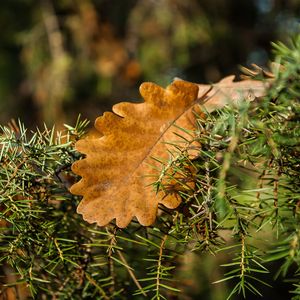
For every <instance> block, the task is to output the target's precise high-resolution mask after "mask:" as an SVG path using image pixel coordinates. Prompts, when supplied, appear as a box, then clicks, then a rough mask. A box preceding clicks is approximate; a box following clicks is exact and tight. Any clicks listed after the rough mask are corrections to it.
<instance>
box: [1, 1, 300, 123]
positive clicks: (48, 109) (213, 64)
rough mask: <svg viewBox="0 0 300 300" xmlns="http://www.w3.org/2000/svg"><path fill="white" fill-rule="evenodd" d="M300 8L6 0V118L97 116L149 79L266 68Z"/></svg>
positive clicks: (299, 4) (212, 76) (291, 4)
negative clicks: (254, 66) (274, 45)
mask: <svg viewBox="0 0 300 300" xmlns="http://www.w3.org/2000/svg"><path fill="white" fill-rule="evenodd" d="M299 16H300V1H299V0H186V1H182V0H1V2H0V26H1V30H0V123H1V124H4V123H7V122H8V121H9V120H10V119H11V118H15V119H17V118H21V120H23V121H24V122H25V124H26V126H28V127H35V126H36V125H41V124H42V123H44V122H45V123H46V124H47V125H50V126H51V125H53V124H58V125H59V126H60V124H63V123H73V122H74V121H75V119H76V118H77V115H78V114H79V113H81V114H82V116H83V117H84V118H88V119H91V120H94V118H95V117H96V116H98V115H101V114H102V112H103V111H105V110H109V109H110V108H111V106H112V105H113V104H114V103H116V102H119V101H125V100H126V101H128V100H129V101H134V100H140V95H139V93H138V86H139V84H140V83H141V82H143V81H153V82H156V83H158V84H160V85H163V86H165V85H167V84H168V83H170V82H171V81H172V79H173V78H174V77H175V76H176V77H180V78H182V79H186V80H190V81H194V82H205V83H209V82H215V81H217V80H219V79H221V78H222V77H223V76H225V75H228V74H238V73H239V70H238V68H239V65H244V66H247V65H249V64H250V63H256V64H259V65H261V66H266V65H267V64H268V59H269V58H270V49H271V46H270V42H271V41H277V40H281V41H285V40H286V39H287V38H288V37H289V36H291V35H292V34H294V33H296V32H297V31H299Z"/></svg>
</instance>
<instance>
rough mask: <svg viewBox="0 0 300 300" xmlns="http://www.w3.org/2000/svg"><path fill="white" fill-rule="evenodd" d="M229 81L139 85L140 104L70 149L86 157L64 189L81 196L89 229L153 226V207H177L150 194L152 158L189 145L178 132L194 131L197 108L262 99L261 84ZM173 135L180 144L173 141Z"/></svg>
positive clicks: (105, 120)
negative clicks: (92, 226) (135, 223)
mask: <svg viewBox="0 0 300 300" xmlns="http://www.w3.org/2000/svg"><path fill="white" fill-rule="evenodd" d="M233 79H234V77H233V76H230V77H227V78H225V79H223V80H222V81H220V82H219V83H217V84H213V85H197V84H194V83H190V82H186V81H181V80H176V81H174V82H173V83H172V84H171V85H169V86H168V87H167V88H166V89H163V88H161V87H159V86H158V85H156V84H154V83H143V84H142V85H141V86H140V93H141V95H142V97H143V98H144V100H145V102H143V103H127V102H121V103H119V104H117V105H114V106H113V112H106V113H104V115H103V116H101V117H99V118H97V119H96V122H95V127H96V129H97V130H98V131H100V132H101V133H102V134H103V136H102V137H100V138H95V139H87V140H84V139H83V140H80V141H78V142H77V143H76V149H77V150H78V151H79V152H81V153H84V154H86V157H85V158H84V159H82V160H79V161H76V162H75V163H74V164H73V166H72V170H73V172H74V173H76V174H78V175H80V176H82V178H81V180H80V181H79V182H77V183H76V184H74V185H73V186H72V187H71V189H70V191H71V192H72V193H73V194H76V195H83V199H82V201H81V202H80V204H79V206H78V208H77V212H78V213H80V214H82V215H83V218H84V219H85V220H86V221H87V222H89V223H95V222H96V223H97V224H98V225H99V226H104V225H107V224H108V223H109V222H110V221H112V220H113V219H116V225H117V226H119V227H121V228H124V227H126V226H127V225H128V224H129V223H130V222H131V220H132V219H133V218H134V217H136V218H137V220H138V221H139V223H140V224H141V225H144V226H148V225H151V224H153V222H154V221H155V218H156V214H157V209H158V205H159V204H163V205H164V206H166V207H168V208H171V209H174V208H176V207H177V206H178V205H179V204H180V202H181V199H180V198H179V196H178V195H176V194H174V193H173V194H172V193H168V194H165V193H164V192H162V191H161V192H158V193H156V191H154V188H153V185H152V183H153V182H155V181H156V180H157V179H158V177H159V175H160V169H161V164H160V163H159V162H158V161H156V160H154V159H153V157H155V158H160V159H163V160H168V158H169V156H170V150H171V151H172V145H171V144H172V143H176V144H177V145H180V146H179V147H181V148H187V147H188V146H189V145H190V142H189V140H191V139H192V138H193V137H192V136H191V135H189V134H188V133H187V132H185V131H184V132H183V131H182V130H180V128H185V129H187V130H193V129H195V111H196V112H197V113H199V112H200V111H199V105H198V104H200V105H203V107H204V108H205V109H206V110H208V111H212V110H214V109H215V108H216V107H222V106H224V105H225V104H226V103H228V102H230V101H239V100H241V99H245V98H249V100H252V99H254V98H255V97H259V96H262V95H263V94H264V91H265V85H264V84H263V83H262V82H261V81H253V80H245V81H242V82H233ZM175 125H176V126H175ZM178 135H181V136H183V137H184V139H181V140H180V141H179V138H178ZM168 150H169V151H168Z"/></svg>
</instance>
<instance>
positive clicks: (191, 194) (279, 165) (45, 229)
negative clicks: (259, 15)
mask: <svg viewBox="0 0 300 300" xmlns="http://www.w3.org/2000/svg"><path fill="white" fill-rule="evenodd" d="M274 49H275V50H276V61H277V62H278V63H279V64H280V65H275V67H274V70H272V71H273V73H274V76H275V79H274V80H273V81H272V83H271V87H270V89H269V92H268V95H267V96H266V97H264V98H263V99H257V100H256V101H254V102H253V103H248V102H245V103H242V104H241V105H239V106H235V107H234V106H233V107H226V108H224V109H222V110H220V111H216V112H214V113H211V114H207V117H206V118H205V119H201V118H200V117H199V118H198V122H197V123H198V126H197V129H196V132H195V133H196V135H195V134H194V133H191V136H193V137H194V138H195V139H196V141H197V142H198V143H200V144H201V147H199V148H198V151H199V156H198V157H197V158H196V159H193V160H191V159H190V158H189V155H188V152H187V151H182V150H180V149H179V148H178V151H174V152H172V153H170V156H169V160H168V161H161V177H160V178H159V179H158V180H157V181H156V182H155V183H153V186H154V188H155V189H156V190H158V189H163V190H164V191H167V192H170V193H175V194H178V195H180V196H181V197H182V198H183V202H182V204H181V205H180V207H179V208H178V209H176V210H168V209H166V208H164V207H161V208H160V212H159V217H158V218H157V221H156V223H155V224H154V225H153V226H149V227H142V226H140V225H139V224H138V223H136V222H132V224H130V226H128V227H127V228H126V229H119V228H117V227H116V226H115V225H114V224H110V225H109V226H107V227H106V228H98V227H96V226H94V225H88V224H86V223H85V222H84V221H83V220H82V218H81V216H79V215H77V214H76V212H75V209H76V205H77V200H78V199H77V198H76V197H74V196H72V195H70V194H69V193H68V186H69V185H70V184H72V183H73V181H74V180H75V179H74V177H73V175H72V173H71V172H70V165H71V163H72V162H73V161H74V160H76V159H78V158H79V156H78V153H76V152H75V150H74V147H73V146H74V142H75V141H76V140H77V139H78V138H80V137H82V135H83V133H84V129H85V128H86V125H87V124H86V122H81V121H78V122H77V124H76V126H74V127H71V126H66V130H65V131H64V132H57V131H56V130H54V129H51V130H49V129H47V128H45V129H44V130H43V131H40V130H37V131H36V132H28V131H26V129H24V126H23V125H22V124H20V125H19V131H16V130H13V129H11V128H9V127H1V133H0V142H1V146H0V159H1V167H0V185H1V190H2V191H3V192H2V193H1V195H0V219H1V220H2V221H1V231H0V234H1V235H0V243H1V244H0V253H1V255H0V257H1V258H0V262H1V267H2V273H3V275H5V274H8V273H15V274H16V275H15V279H16V282H13V281H8V279H7V276H2V277H1V282H2V283H3V286H2V293H3V294H5V292H6V290H7V289H8V287H9V286H13V287H15V288H16V289H17V285H18V284H22V283H25V284H26V285H27V286H28V287H29V289H30V292H31V296H30V297H31V298H37V299H50V298H56V299H91V298H92V299H128V297H130V299H131V298H132V299H171V298H172V299H173V298H174V299H182V298H180V293H182V294H184V295H188V294H189V295H190V296H191V297H192V296H193V297H195V299H199V297H200V296H199V295H201V291H199V287H198V284H197V279H195V278H189V280H185V279H183V278H184V276H185V275H184V273H185V269H187V268H188V267H189V266H191V265H192V264H193V263H194V261H196V259H195V258H193V257H197V256H200V255H201V257H204V254H205V253H208V254H210V255H213V257H214V258H215V259H216V260H217V263H218V264H221V265H222V268H223V269H224V270H225V272H224V273H225V274H224V276H223V277H221V278H220V274H217V275H214V276H213V277H212V276H211V277H210V278H212V279H213V280H210V283H211V282H212V281H214V282H215V286H214V287H215V288H217V287H218V286H219V285H223V288H224V289H225V291H226V292H227V294H228V298H227V299H230V298H234V297H239V296H236V294H237V295H239V294H240V295H241V296H240V297H244V298H246V297H248V295H249V292H250V293H253V294H255V295H261V294H262V291H261V290H262V289H264V286H267V288H268V286H269V285H270V284H272V283H271V282H269V281H268V279H267V278H266V275H267V274H268V272H269V271H268V267H269V264H270V262H272V263H274V262H276V263H278V264H279V266H280V267H279V269H278V272H277V274H276V276H277V277H278V276H283V277H284V278H289V277H290V280H291V282H292V283H291V286H290V290H291V293H292V295H293V297H294V298H293V299H300V296H299V295H300V282H299V274H300V271H299V270H300V248H299V247H300V246H299V245H300V243H299V238H300V233H299V225H298V224H299V211H300V210H299V199H300V195H299V194H300V182H299V180H300V176H299V175H300V174H299V166H300V161H299V157H300V155H299V152H300V137H299V135H300V123H299V120H300V118H299V114H300V101H299V95H300V80H299V79H300V37H297V38H295V40H294V42H293V44H292V45H291V46H289V47H288V46H285V45H283V44H280V43H278V44H274ZM261 80H268V79H264V78H261ZM182 130H185V129H184V128H183V129H182ZM191 182H193V184H191ZM192 255H194V256H192ZM225 257H226V261H225ZM188 259H191V261H190V263H187V262H186V260H188ZM193 259H194V260H193ZM206 259H207V260H209V259H208V258H206ZM211 268H212V267H211V266H210V267H209V272H208V273H213V272H214V271H215V270H211ZM197 269H198V270H197V271H198V272H200V271H201V272H202V274H203V273H204V272H205V269H203V270H202V269H200V267H199V268H197ZM216 269H217V270H219V269H218V268H217V267H216ZM202 288H203V287H202ZM193 289H194V291H191V290H193ZM202 293H203V290H202ZM178 295H179V296H178ZM205 297H206V298H205V299H224V292H223V294H222V295H221V297H219V298H217V297H215V296H214V294H213V292H212V291H211V292H209V293H208V294H206V296H205Z"/></svg>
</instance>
